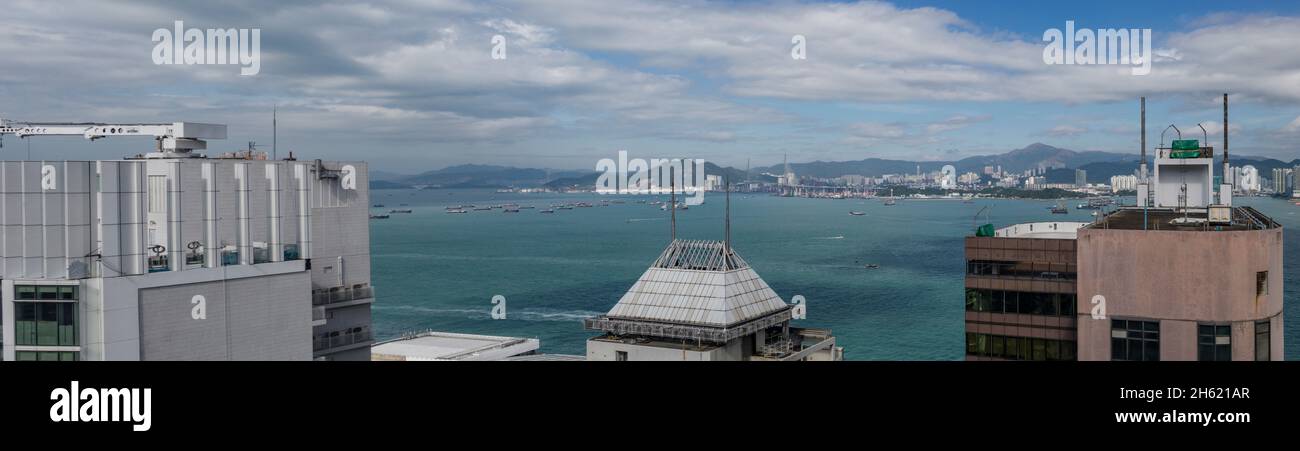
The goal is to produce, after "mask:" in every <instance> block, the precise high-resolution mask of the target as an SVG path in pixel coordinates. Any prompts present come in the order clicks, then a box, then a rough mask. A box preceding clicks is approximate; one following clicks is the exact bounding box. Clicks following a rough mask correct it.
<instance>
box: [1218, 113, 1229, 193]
mask: <svg viewBox="0 0 1300 451" xmlns="http://www.w3.org/2000/svg"><path fill="white" fill-rule="evenodd" d="M1223 183H1224V184H1225V185H1226V184H1228V93H1226V92H1225V93H1223ZM1220 189H1222V188H1220Z"/></svg>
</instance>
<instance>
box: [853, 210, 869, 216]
mask: <svg viewBox="0 0 1300 451" xmlns="http://www.w3.org/2000/svg"><path fill="white" fill-rule="evenodd" d="M849 214H851V215H853V216H865V215H866V214H867V212H865V211H850V212H849Z"/></svg>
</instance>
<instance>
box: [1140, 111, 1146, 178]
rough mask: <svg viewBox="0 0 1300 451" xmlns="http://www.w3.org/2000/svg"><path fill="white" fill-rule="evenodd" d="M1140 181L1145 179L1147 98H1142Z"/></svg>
mask: <svg viewBox="0 0 1300 451" xmlns="http://www.w3.org/2000/svg"><path fill="white" fill-rule="evenodd" d="M1141 172H1142V174H1141V175H1142V182H1143V183H1146V181H1147V98H1146V97H1143V98H1142V166H1141Z"/></svg>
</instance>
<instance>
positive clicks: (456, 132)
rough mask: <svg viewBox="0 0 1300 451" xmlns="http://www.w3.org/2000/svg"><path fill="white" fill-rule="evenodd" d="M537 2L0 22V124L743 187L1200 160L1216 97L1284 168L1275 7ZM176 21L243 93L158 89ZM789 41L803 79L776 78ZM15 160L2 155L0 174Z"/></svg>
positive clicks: (105, 152) (180, 83)
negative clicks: (788, 172) (158, 127)
mask: <svg viewBox="0 0 1300 451" xmlns="http://www.w3.org/2000/svg"><path fill="white" fill-rule="evenodd" d="M559 3H562V5H556V4H554V3H552V4H533V3H515V2H486V3H484V2H469V1H459V0H444V1H438V2H431V3H429V4H417V3H407V2H401V1H396V0H394V1H391V2H376V3H369V4H352V3H347V2H335V3H326V4H324V5H317V4H315V3H314V2H276V3H273V4H264V3H254V2H252V1H248V2H234V3H233V4H234V6H229V5H225V6H216V5H211V4H208V3H205V2H197V1H194V2H163V1H156V2H143V3H132V4H129V5H128V4H105V3H100V2H89V1H85V2H82V1H73V2H61V3H58V4H54V3H48V2H17V3H15V4H13V5H10V6H9V8H7V10H6V14H5V15H4V16H0V50H3V51H4V52H5V54H8V55H15V57H12V58H10V59H8V60H7V61H6V62H5V69H4V70H3V71H0V117H2V118H6V119H16V120H28V121H97V122H110V121H111V122H170V121H182V120H183V121H195V122H214V123H224V124H228V125H229V126H230V137H229V139H227V140H225V141H213V142H211V143H210V149H209V152H210V153H217V152H227V151H231V150H240V149H243V148H245V147H246V146H247V142H248V141H257V142H258V144H259V147H260V148H261V149H262V150H266V151H268V152H269V151H270V150H271V141H272V131H271V110H272V108H273V107H276V106H278V108H279V130H278V144H279V149H278V153H279V155H280V156H281V157H284V156H287V155H288V153H289V152H290V151H293V152H294V153H295V154H296V155H298V156H301V157H303V158H313V159H314V158H322V159H347V160H366V161H368V162H370V163H371V167H372V169H374V170H377V171H389V172H400V173H408V174H409V173H415V172H420V171H425V170H430V169H438V168H443V167H447V166H452V165H458V164H492V165H503V166H516V167H533V168H553V169H560V170H571V169H584V170H586V169H591V170H594V168H595V164H596V162H597V161H598V160H600V159H602V158H612V157H614V156H616V155H617V152H618V151H619V150H627V151H628V152H629V154H631V155H633V156H635V157H646V158H649V157H655V156H662V155H681V156H683V157H687V158H702V159H705V160H708V161H710V162H714V163H716V164H718V165H721V166H731V167H739V168H743V167H745V165H746V162H747V161H749V162H751V163H750V164H752V165H753V166H755V167H759V166H771V165H775V164H779V163H780V162H781V159H782V156H783V155H784V154H789V155H790V158H791V161H798V162H804V161H815V160H822V161H845V160H861V159H864V158H885V159H899V160H913V161H951V160H958V159H961V158H965V157H970V156H975V155H989V154H1000V153H1005V152H1007V151H1010V150H1014V149H1018V148H1022V147H1024V146H1027V145H1029V144H1031V143H1034V142H1043V143H1046V144H1050V145H1053V146H1057V147H1062V148H1068V149H1072V150H1076V151H1088V150H1100V151H1107V152H1122V153H1128V152H1133V153H1136V152H1137V148H1138V132H1137V126H1138V124H1137V97H1139V96H1142V95H1146V96H1148V105H1147V109H1148V112H1147V113H1148V116H1147V117H1148V122H1149V123H1148V132H1149V135H1148V141H1149V142H1148V145H1149V146H1154V145H1155V143H1158V142H1159V140H1160V137H1159V130H1161V129H1163V128H1164V127H1165V126H1167V125H1168V124H1170V123H1173V124H1177V125H1178V126H1179V127H1180V128H1181V129H1182V130H1183V131H1184V133H1185V135H1184V136H1185V137H1189V138H1190V137H1195V138H1200V137H1201V133H1200V131H1199V129H1198V128H1197V127H1196V125H1197V124H1198V123H1202V122H1203V123H1205V127H1206V128H1207V130H1208V133H1209V139H1210V141H1211V144H1212V145H1215V146H1216V147H1217V146H1218V142H1219V141H1220V139H1221V137H1220V136H1219V134H1220V133H1221V125H1220V124H1219V122H1217V121H1220V120H1222V113H1221V110H1220V108H1221V107H1220V104H1219V101H1220V98H1221V97H1220V96H1221V95H1222V93H1224V92H1228V93H1231V94H1232V96H1233V100H1232V101H1233V104H1232V107H1233V111H1232V114H1233V120H1232V130H1231V131H1232V133H1233V135H1232V151H1233V153H1234V154H1238V155H1251V156H1256V157H1269V158H1276V159H1279V160H1283V161H1291V160H1293V159H1295V158H1296V157H1297V156H1300V152H1297V145H1296V144H1295V143H1298V142H1300V83H1296V81H1295V80H1297V79H1298V77H1300V52H1297V51H1296V50H1295V49H1294V48H1293V41H1294V39H1293V36H1294V30H1296V29H1300V5H1297V4H1294V3H1285V4H1284V3H1277V2H1239V3H1233V4H1224V3H1221V2H1208V1H1190V2H1140V3H1134V2H1124V3H1120V2H1113V5H1114V6H1117V7H1115V8H1107V7H1100V6H1098V5H1096V4H1077V5H1076V4H1071V5H1058V4H1036V3H1035V4H1020V3H1017V4H1015V5H1013V6H1008V7H998V6H995V5H990V4H984V3H974V2H959V1H931V2H923V1H907V0H900V1H897V2H894V3H888V2H849V3H818V2H813V3H787V2H759V3H750V2H698V1H686V2H676V3H665V2H650V1H627V2H599V1H578V0H575V1H564V2H559ZM1227 8H1230V9H1227ZM69 11H76V12H77V13H76V14H68V12H69ZM1170 11H1173V12H1172V13H1171V12H1170ZM110 12H111V14H110ZM176 20H184V21H185V25H186V26H187V27H197V28H202V29H209V28H221V29H230V28H238V29H247V28H253V29H260V31H261V59H260V70H259V71H258V73H257V74H256V75H252V76H241V75H240V71H239V68H238V67H236V66H212V65H155V64H154V62H153V61H152V60H151V55H150V52H151V50H152V49H154V46H155V43H154V42H152V41H151V40H150V37H151V34H152V32H153V31H154V30H155V29H158V28H161V27H168V26H170V25H171V24H172V23H173V22H174V21H176ZM1067 21H1073V22H1074V23H1075V24H1077V25H1078V27H1080V28H1088V29H1098V28H1150V29H1152V36H1153V41H1154V43H1153V46H1152V48H1153V51H1154V55H1155V57H1154V58H1153V63H1152V70H1151V73H1150V74H1149V75H1144V76H1135V75H1131V74H1130V72H1129V70H1128V67H1127V66H1105V65H1100V66H1083V65H1079V66H1071V65H1048V64H1045V63H1044V62H1043V60H1042V54H1043V50H1044V43H1043V41H1042V37H1043V34H1044V31H1045V30H1048V29H1052V28H1062V27H1064V26H1065V24H1066V22H1067ZM796 35H798V36H801V37H803V38H804V39H805V42H806V56H807V58H806V59H794V58H791V46H792V37H794V36H796ZM496 36H501V37H502V38H503V39H504V50H505V51H504V53H502V54H500V55H499V56H503V57H504V59H494V54H493V50H494V39H493V38H494V37H496ZM18 55H21V57H18ZM27 145H28V143H25V142H23V140H20V139H16V138H14V137H7V138H6V139H5V140H4V147H3V148H2V149H0V159H11V160H12V159H23V158H26V151H27ZM30 145H31V149H32V158H33V159H102V158H115V157H120V156H123V155H128V154H135V153H141V152H147V151H149V150H151V148H152V145H153V143H152V142H149V141H148V140H147V139H144V140H141V139H118V140H113V139H109V140H103V141H98V142H94V143H89V142H85V141H84V140H80V139H74V138H49V139H39V138H38V139H34V140H32V142H31V143H30Z"/></svg>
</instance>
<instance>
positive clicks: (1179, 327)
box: [1076, 207, 1283, 360]
mask: <svg viewBox="0 0 1300 451" xmlns="http://www.w3.org/2000/svg"><path fill="white" fill-rule="evenodd" d="M1144 216H1145V219H1144ZM1233 217H1234V221H1233V223H1231V224H1224V225H1211V224H1209V223H1208V222H1207V218H1206V217H1205V214H1204V213H1191V214H1188V215H1186V216H1185V215H1184V214H1181V213H1175V212H1173V211H1168V210H1151V211H1146V212H1143V211H1142V210H1140V209H1129V210H1121V211H1119V212H1116V213H1113V214H1111V215H1109V216H1107V217H1106V218H1105V219H1103V220H1101V221H1099V222H1097V223H1095V224H1092V225H1089V226H1087V227H1084V228H1083V229H1081V230H1079V236H1078V240H1077V244H1076V246H1077V248H1078V255H1079V266H1078V267H1079V270H1078V271H1079V285H1078V297H1079V302H1080V304H1079V321H1078V324H1079V331H1078V340H1079V359H1080V360H1151V359H1153V358H1155V359H1159V360H1228V359H1230V360H1282V346H1283V344H1282V278H1283V275H1282V227H1281V226H1280V225H1279V224H1277V223H1276V222H1274V221H1273V220H1272V219H1269V218H1267V217H1265V216H1264V215H1262V214H1260V213H1259V212H1258V211H1256V210H1255V209H1253V208H1250V207H1234V208H1233ZM1179 218H1190V219H1191V222H1189V223H1187V224H1186V225H1177V223H1175V222H1174V221H1175V220H1178V219H1179ZM1144 223H1145V227H1144V226H1143V224H1144ZM1103 303H1104V305H1105V315H1104V317H1100V318H1098V317H1094V316H1093V315H1092V314H1091V310H1092V309H1093V307H1094V306H1096V305H1100V304H1103ZM1139 350H1140V351H1139ZM1152 351H1154V354H1153V353H1152Z"/></svg>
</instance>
